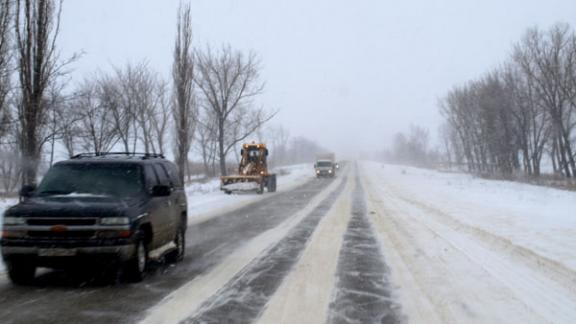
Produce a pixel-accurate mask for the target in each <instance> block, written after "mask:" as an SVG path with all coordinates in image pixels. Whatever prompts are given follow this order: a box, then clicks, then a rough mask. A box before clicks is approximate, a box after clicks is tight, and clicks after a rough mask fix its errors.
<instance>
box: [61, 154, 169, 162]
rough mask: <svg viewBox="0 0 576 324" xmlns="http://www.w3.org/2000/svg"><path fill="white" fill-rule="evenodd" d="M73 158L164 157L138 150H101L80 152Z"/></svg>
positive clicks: (146, 158) (145, 158)
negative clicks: (97, 151)
mask: <svg viewBox="0 0 576 324" xmlns="http://www.w3.org/2000/svg"><path fill="white" fill-rule="evenodd" d="M70 158H71V159H88V158H132V159H141V160H148V159H164V155H162V154H160V153H138V152H100V153H80V154H76V155H74V156H72V157H70Z"/></svg>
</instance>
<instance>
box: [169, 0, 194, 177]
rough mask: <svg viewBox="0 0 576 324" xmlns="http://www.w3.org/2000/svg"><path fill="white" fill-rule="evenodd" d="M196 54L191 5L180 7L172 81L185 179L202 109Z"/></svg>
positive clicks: (178, 151)
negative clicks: (196, 86) (196, 81)
mask: <svg viewBox="0 0 576 324" xmlns="http://www.w3.org/2000/svg"><path fill="white" fill-rule="evenodd" d="M194 68H195V64H194V54H193V51H192V18H191V15H190V4H186V5H182V4H181V5H180V8H179V9H178V21H177V26H176V41H175V43H174V62H173V65H172V79H173V82H174V104H173V111H172V114H173V118H174V125H175V134H174V136H175V143H174V146H175V147H174V149H175V156H176V165H177V166H178V169H179V170H180V175H181V177H182V178H184V174H185V173H186V167H187V165H188V153H189V152H190V148H191V146H192V138H193V136H194V130H195V127H196V119H197V115H198V106H197V102H196V94H195V90H194V73H195V71H194Z"/></svg>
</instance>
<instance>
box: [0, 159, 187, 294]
mask: <svg viewBox="0 0 576 324" xmlns="http://www.w3.org/2000/svg"><path fill="white" fill-rule="evenodd" d="M178 174H179V173H178V170H177V167H176V166H175V165H174V164H173V163H171V162H169V161H167V160H165V159H164V158H163V157H162V156H161V155H156V154H132V153H107V154H80V155H77V156H74V157H72V158H71V159H70V160H67V161H63V162H59V163H56V164H55V165H54V166H53V167H52V168H51V169H50V170H49V171H48V173H47V174H46V175H45V176H44V179H43V180H42V182H41V183H40V184H39V185H38V187H37V188H33V187H25V188H23V189H22V191H21V202H20V203H19V204H17V205H16V206H14V207H11V208H10V209H8V210H7V211H6V213H5V214H4V226H3V231H2V240H1V247H2V257H3V258H4V261H5V263H6V266H7V269H8V275H9V277H10V279H11V280H12V282H14V283H16V284H24V283H28V282H30V281H31V280H33V278H34V275H35V271H36V268H37V267H39V266H40V267H49V268H62V267H70V266H72V267H75V266H78V265H85V264H87V263H89V264H92V263H93V262H96V263H103V264H106V265H107V266H109V265H110V264H114V265H115V266H113V272H114V273H122V274H124V277H125V278H126V279H128V280H130V281H140V280H142V278H143V276H144V274H145V271H146V266H147V264H148V260H149V258H151V257H155V258H160V257H162V258H166V259H167V260H168V261H170V262H176V261H180V260H181V259H182V258H183V256H184V250H185V234H186V227H187V215H186V195H185V192H184V188H183V185H182V182H181V179H180V177H179V175H178ZM110 261H114V262H110ZM118 270H121V271H120V272H118Z"/></svg>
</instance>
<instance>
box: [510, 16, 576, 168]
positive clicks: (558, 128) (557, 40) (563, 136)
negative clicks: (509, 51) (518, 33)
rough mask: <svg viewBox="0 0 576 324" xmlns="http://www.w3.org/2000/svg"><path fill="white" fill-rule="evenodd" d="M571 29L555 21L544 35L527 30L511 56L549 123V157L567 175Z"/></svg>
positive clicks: (570, 162)
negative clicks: (528, 82) (528, 83)
mask: <svg viewBox="0 0 576 324" xmlns="http://www.w3.org/2000/svg"><path fill="white" fill-rule="evenodd" d="M575 37H576V36H575V35H574V32H573V31H571V30H570V27H569V26H568V25H564V24H559V25H556V26H554V27H553V28H552V29H550V31H549V32H548V33H547V34H545V33H542V32H541V31H540V30H539V29H537V28H533V29H530V30H529V31H528V32H527V33H526V35H525V36H524V38H523V39H522V41H521V42H520V43H519V44H518V45H516V48H515V53H514V59H515V61H516V62H517V63H518V64H519V66H520V68H521V69H522V72H523V73H525V74H526V76H527V78H529V79H530V81H531V82H532V84H533V87H534V91H535V95H536V96H537V97H538V100H539V101H540V103H541V105H542V107H543V109H545V111H546V112H547V114H548V116H549V118H550V122H551V129H552V131H551V136H552V145H553V146H554V148H553V150H552V151H553V152H555V154H554V155H553V156H552V158H553V160H555V162H557V163H558V165H559V167H560V168H561V171H562V172H563V173H564V174H565V175H566V176H567V177H574V176H576V161H575V157H574V152H573V143H572V138H571V136H572V132H573V130H574V127H575V125H574V121H573V119H574V117H573V115H574V114H575V111H576V106H575V105H574V101H575V100H574V98H575V96H576V87H575V86H574V84H573V80H572V79H573V78H571V77H570V76H571V75H573V74H574V72H573V71H574V70H575V69H576V59H575V57H574V53H573V51H574V48H573V46H572V44H573V43H574V38H575Z"/></svg>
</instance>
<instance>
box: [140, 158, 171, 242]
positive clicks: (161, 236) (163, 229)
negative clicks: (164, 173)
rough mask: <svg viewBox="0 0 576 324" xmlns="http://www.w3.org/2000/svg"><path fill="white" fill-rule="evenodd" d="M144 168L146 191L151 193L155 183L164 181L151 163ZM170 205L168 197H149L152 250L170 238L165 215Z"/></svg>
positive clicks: (167, 219)
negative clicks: (152, 233) (152, 237)
mask: <svg viewBox="0 0 576 324" xmlns="http://www.w3.org/2000/svg"><path fill="white" fill-rule="evenodd" d="M145 170H146V186H147V188H148V192H150V193H151V192H152V188H153V187H154V186H156V185H162V184H165V182H166V181H165V180H164V183H162V178H160V177H159V176H158V172H157V171H156V170H155V168H154V166H153V165H151V164H147V165H146V168H145ZM170 205H171V202H170V197H154V196H151V197H150V202H149V207H148V215H149V217H150V222H151V223H152V229H153V231H154V235H153V236H154V239H153V241H152V246H151V247H150V248H151V249H152V250H153V249H156V248H158V247H160V246H162V245H164V244H166V243H167V242H168V241H169V240H171V239H172V237H171V235H170V231H171V230H170V228H171V220H170V218H169V216H168V215H167V214H168V212H167V211H168V210H169V209H170Z"/></svg>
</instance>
